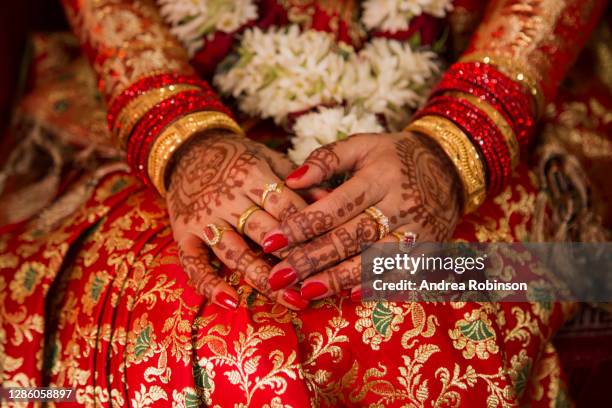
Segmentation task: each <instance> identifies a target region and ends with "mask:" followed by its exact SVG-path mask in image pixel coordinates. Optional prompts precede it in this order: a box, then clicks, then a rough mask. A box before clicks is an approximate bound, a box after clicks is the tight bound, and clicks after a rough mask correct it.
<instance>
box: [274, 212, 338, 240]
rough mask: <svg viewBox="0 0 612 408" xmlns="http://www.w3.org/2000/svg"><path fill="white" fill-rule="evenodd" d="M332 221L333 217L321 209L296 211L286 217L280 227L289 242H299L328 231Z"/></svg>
mask: <svg viewBox="0 0 612 408" xmlns="http://www.w3.org/2000/svg"><path fill="white" fill-rule="evenodd" d="M333 222H334V220H333V217H332V216H331V215H329V214H326V213H325V212H323V211H311V212H306V213H303V212H297V213H295V214H293V215H291V216H289V217H287V219H286V220H285V221H284V222H283V223H282V224H281V226H280V228H281V231H283V234H285V236H286V237H287V238H288V239H289V242H300V241H302V240H303V239H310V238H312V237H315V236H317V235H319V234H322V233H324V232H326V231H329V230H330V228H331V227H332V225H334V224H333Z"/></svg>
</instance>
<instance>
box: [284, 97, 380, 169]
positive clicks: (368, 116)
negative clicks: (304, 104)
mask: <svg viewBox="0 0 612 408" xmlns="http://www.w3.org/2000/svg"><path fill="white" fill-rule="evenodd" d="M293 130H294V132H295V136H294V137H293V139H292V143H293V149H290V150H289V158H290V159H291V160H293V161H294V162H295V163H297V164H300V163H302V162H304V160H306V158H307V157H308V155H309V154H310V153H311V152H312V151H313V150H315V149H317V148H318V147H321V146H323V145H326V144H329V143H332V142H335V141H337V140H342V139H345V138H346V137H348V136H350V135H352V134H355V133H365V132H369V133H380V132H383V131H384V128H383V127H382V126H381V125H380V124H379V123H378V120H377V119H376V115H374V114H372V113H369V112H364V111H362V110H361V109H358V108H348V109H347V108H344V107H334V108H324V107H322V108H319V109H317V111H315V112H311V113H307V114H305V115H302V116H300V117H299V118H298V119H297V120H296V122H295V125H294V126H293Z"/></svg>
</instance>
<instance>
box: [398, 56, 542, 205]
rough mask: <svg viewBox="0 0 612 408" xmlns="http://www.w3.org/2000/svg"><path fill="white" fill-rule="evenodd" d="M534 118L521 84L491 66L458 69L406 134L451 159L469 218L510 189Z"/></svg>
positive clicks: (442, 83)
mask: <svg viewBox="0 0 612 408" xmlns="http://www.w3.org/2000/svg"><path fill="white" fill-rule="evenodd" d="M534 116H535V115H534V113H533V109H532V104H531V99H530V94H529V93H527V92H525V91H524V90H523V88H522V85H521V84H519V83H517V82H515V81H513V80H512V79H510V78H509V77H508V76H506V75H505V74H504V73H502V72H501V71H500V70H497V69H496V68H495V67H493V66H492V65H489V64H484V63H480V62H469V63H457V64H454V65H453V66H452V67H451V68H450V69H449V70H448V71H447V72H446V73H445V75H444V76H443V78H442V80H441V81H440V83H439V84H438V85H437V86H436V88H435V89H434V90H433V92H432V95H431V97H430V99H429V101H428V103H427V105H426V106H425V107H424V108H422V109H421V110H420V111H419V112H418V113H417V114H416V115H415V119H416V120H415V121H414V122H413V123H412V124H411V125H410V126H409V127H408V130H412V131H418V132H420V133H423V134H425V135H427V136H429V137H431V138H433V139H434V140H436V141H437V142H438V144H439V145H440V146H441V147H442V148H443V149H444V151H445V152H446V153H447V155H448V156H449V157H450V158H451V160H452V161H453V163H454V164H455V166H456V167H457V171H458V173H459V176H460V179H461V181H462V183H463V187H464V207H465V211H466V212H471V211H474V210H475V209H476V208H477V207H478V206H479V205H480V204H481V203H482V201H484V196H485V191H486V192H488V193H491V194H494V195H495V194H498V193H499V192H501V191H502V190H503V189H504V188H505V187H506V186H507V185H508V183H509V180H510V177H511V175H512V169H513V168H514V167H516V165H517V164H518V161H519V154H520V148H521V147H524V146H526V145H527V144H528V143H529V137H530V136H531V134H532V133H533V129H534V125H535V117H534ZM466 143H469V144H470V145H471V146H472V149H468V148H467V147H466V145H465V144H466ZM476 162H477V163H479V165H477V164H475V163H476ZM468 163H469V165H468ZM485 186H486V187H485Z"/></svg>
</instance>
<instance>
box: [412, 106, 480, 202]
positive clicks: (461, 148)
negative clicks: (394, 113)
mask: <svg viewBox="0 0 612 408" xmlns="http://www.w3.org/2000/svg"><path fill="white" fill-rule="evenodd" d="M406 130H408V131H413V132H418V133H421V134H423V135H425V136H428V137H430V138H432V139H433V140H434V141H435V142H437V143H438V144H439V145H440V147H441V148H442V150H444V152H445V153H446V154H447V155H448V157H449V158H450V159H451V161H452V162H453V164H454V165H455V167H456V168H457V173H458V174H459V178H460V179H461V184H463V197H464V212H465V213H470V212H472V211H474V210H475V209H476V208H478V207H479V206H480V205H481V204H482V203H483V201H484V199H485V195H486V179H485V170H484V166H483V164H482V160H481V159H480V156H479V154H478V151H477V150H476V147H474V145H473V144H472V142H471V141H470V138H469V137H468V136H467V135H466V134H465V133H464V132H463V131H461V129H459V128H458V127H457V126H456V125H455V124H454V123H453V122H451V121H450V120H448V119H445V118H443V117H440V116H423V117H422V118H420V119H417V120H416V121H414V122H412V123H411V124H410V125H408V127H407V128H406Z"/></svg>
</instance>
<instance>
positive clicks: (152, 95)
mask: <svg viewBox="0 0 612 408" xmlns="http://www.w3.org/2000/svg"><path fill="white" fill-rule="evenodd" d="M197 89H200V88H199V87H198V86H195V85H185V84H176V85H168V86H164V87H162V88H156V89H152V90H150V91H148V92H146V93H144V94H142V95H140V96H138V97H137V98H135V99H134V100H132V101H130V103H128V104H127V105H126V106H125V108H123V109H122V110H121V112H119V115H117V120H116V121H115V127H114V128H113V138H114V139H113V142H114V145H115V146H119V147H120V148H121V149H123V150H125V148H126V146H127V141H128V138H129V136H130V134H131V133H132V129H133V128H134V126H135V125H136V123H138V121H140V119H141V118H142V117H143V116H144V115H145V114H146V113H147V112H148V111H149V110H151V109H152V108H153V107H154V106H155V105H157V104H158V103H160V102H161V101H163V100H164V99H168V98H170V97H171V96H174V95H176V94H178V93H181V92H185V91H191V90H197Z"/></svg>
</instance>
